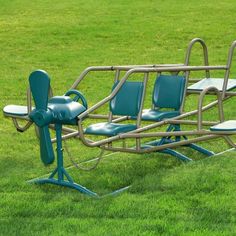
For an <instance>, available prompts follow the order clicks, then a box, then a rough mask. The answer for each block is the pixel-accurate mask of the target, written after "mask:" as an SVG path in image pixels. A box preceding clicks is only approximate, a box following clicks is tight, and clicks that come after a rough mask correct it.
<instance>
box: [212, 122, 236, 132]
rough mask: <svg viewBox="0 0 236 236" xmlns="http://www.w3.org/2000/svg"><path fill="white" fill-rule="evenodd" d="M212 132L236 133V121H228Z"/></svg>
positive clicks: (218, 125)
mask: <svg viewBox="0 0 236 236" xmlns="http://www.w3.org/2000/svg"><path fill="white" fill-rule="evenodd" d="M210 130H211V131H236V120H227V121H224V122H222V123H220V124H217V125H214V126H212V127H211V128H210Z"/></svg>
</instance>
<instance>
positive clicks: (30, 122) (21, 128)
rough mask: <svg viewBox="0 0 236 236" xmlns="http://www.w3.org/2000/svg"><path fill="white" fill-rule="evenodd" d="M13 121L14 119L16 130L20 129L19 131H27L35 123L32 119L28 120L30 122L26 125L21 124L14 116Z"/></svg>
mask: <svg viewBox="0 0 236 236" xmlns="http://www.w3.org/2000/svg"><path fill="white" fill-rule="evenodd" d="M12 121H13V124H14V126H15V128H16V130H17V131H19V132H24V131H26V130H27V129H28V128H29V127H30V126H31V125H32V124H33V122H32V121H28V122H27V123H26V125H24V126H21V125H19V123H18V121H17V119H16V118H12Z"/></svg>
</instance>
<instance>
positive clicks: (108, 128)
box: [86, 122, 137, 136]
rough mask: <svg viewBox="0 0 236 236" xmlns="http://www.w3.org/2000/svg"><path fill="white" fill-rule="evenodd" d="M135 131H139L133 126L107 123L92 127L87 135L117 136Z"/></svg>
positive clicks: (88, 129) (87, 130)
mask: <svg viewBox="0 0 236 236" xmlns="http://www.w3.org/2000/svg"><path fill="white" fill-rule="evenodd" d="M135 129H137V126H136V125H132V124H117V123H111V122H110V123H109V122H105V123H98V124H94V125H90V126H89V127H88V128H87V129H86V133H87V134H96V135H104V136H115V135H117V134H120V133H126V132H129V131H132V130H135Z"/></svg>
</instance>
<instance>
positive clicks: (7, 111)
mask: <svg viewBox="0 0 236 236" xmlns="http://www.w3.org/2000/svg"><path fill="white" fill-rule="evenodd" d="M3 113H4V115H5V116H14V117H17V116H19V117H22V116H27V115H28V108H27V106H19V105H7V106H5V107H4V108H3Z"/></svg>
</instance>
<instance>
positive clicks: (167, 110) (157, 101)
mask: <svg viewBox="0 0 236 236" xmlns="http://www.w3.org/2000/svg"><path fill="white" fill-rule="evenodd" d="M184 91H185V78H184V77H183V76H177V75H160V76H158V77H157V79H156V81H155V84H154V89H153V94H152V103H153V107H154V108H153V109H148V110H143V113H142V120H146V121H161V120H163V119H167V118H173V117H175V116H178V115H180V108H181V105H182V102H183V97H184Z"/></svg>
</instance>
